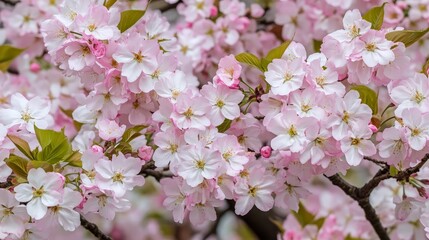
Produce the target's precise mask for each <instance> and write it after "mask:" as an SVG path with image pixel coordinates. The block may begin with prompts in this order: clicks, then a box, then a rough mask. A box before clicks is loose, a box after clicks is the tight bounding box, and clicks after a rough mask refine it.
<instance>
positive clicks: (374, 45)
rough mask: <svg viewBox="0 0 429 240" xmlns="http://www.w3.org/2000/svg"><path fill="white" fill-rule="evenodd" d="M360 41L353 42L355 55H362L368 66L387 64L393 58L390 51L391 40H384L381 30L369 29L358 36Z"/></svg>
mask: <svg viewBox="0 0 429 240" xmlns="http://www.w3.org/2000/svg"><path fill="white" fill-rule="evenodd" d="M360 40H361V41H357V42H356V44H355V50H357V53H355V54H356V57H362V60H363V62H364V63H365V64H366V65H367V66H368V67H375V66H377V65H378V64H379V65H387V64H389V63H390V62H392V61H393V60H395V54H394V53H393V51H392V49H391V48H392V46H393V42H391V41H389V40H386V38H385V37H384V33H383V32H379V31H375V30H370V31H368V32H367V33H366V34H365V35H363V36H362V37H360Z"/></svg>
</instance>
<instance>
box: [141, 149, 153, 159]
mask: <svg viewBox="0 0 429 240" xmlns="http://www.w3.org/2000/svg"><path fill="white" fill-rule="evenodd" d="M152 154H153V149H152V148H151V147H149V146H143V147H140V148H139V153H138V156H139V158H141V159H142V160H143V161H146V162H147V161H149V160H151V159H152Z"/></svg>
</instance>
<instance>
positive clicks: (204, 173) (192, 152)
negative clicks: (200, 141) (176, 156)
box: [178, 146, 224, 187]
mask: <svg viewBox="0 0 429 240" xmlns="http://www.w3.org/2000/svg"><path fill="white" fill-rule="evenodd" d="M222 161H223V160H222V159H221V155H220V153H219V152H216V151H213V150H209V149H207V148H203V147H201V146H195V147H194V146H187V147H184V148H183V151H182V152H181V153H180V165H179V166H178V174H179V176H181V177H183V178H184V179H185V181H186V183H187V184H188V185H189V186H191V187H196V186H198V185H199V184H200V183H202V182H203V180H204V179H213V178H216V177H218V176H219V175H220V174H221V172H222V170H223V168H224V165H223V162H222Z"/></svg>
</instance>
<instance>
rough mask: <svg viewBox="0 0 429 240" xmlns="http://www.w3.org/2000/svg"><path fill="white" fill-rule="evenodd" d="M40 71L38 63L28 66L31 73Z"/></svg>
mask: <svg viewBox="0 0 429 240" xmlns="http://www.w3.org/2000/svg"><path fill="white" fill-rule="evenodd" d="M40 69H42V68H41V67H40V65H39V64H38V63H32V64H30V71H32V72H33V73H38V72H39V71H40Z"/></svg>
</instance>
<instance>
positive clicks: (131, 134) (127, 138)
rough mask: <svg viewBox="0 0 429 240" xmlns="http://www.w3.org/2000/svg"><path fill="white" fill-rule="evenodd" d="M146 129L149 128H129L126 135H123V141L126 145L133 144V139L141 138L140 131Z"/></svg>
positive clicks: (140, 126)
mask: <svg viewBox="0 0 429 240" xmlns="http://www.w3.org/2000/svg"><path fill="white" fill-rule="evenodd" d="M145 128H147V126H145V125H136V126H134V127H131V128H128V129H127V130H125V132H124V134H123V135H122V140H121V141H122V142H126V143H129V142H131V141H132V140H133V139H135V138H137V137H139V136H141V135H142V134H141V133H140V131H142V130H143V129H145Z"/></svg>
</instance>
